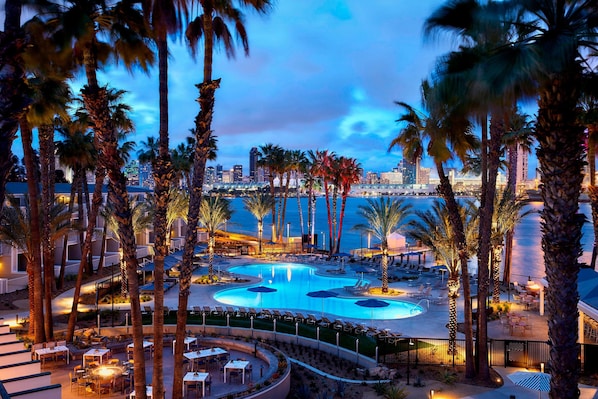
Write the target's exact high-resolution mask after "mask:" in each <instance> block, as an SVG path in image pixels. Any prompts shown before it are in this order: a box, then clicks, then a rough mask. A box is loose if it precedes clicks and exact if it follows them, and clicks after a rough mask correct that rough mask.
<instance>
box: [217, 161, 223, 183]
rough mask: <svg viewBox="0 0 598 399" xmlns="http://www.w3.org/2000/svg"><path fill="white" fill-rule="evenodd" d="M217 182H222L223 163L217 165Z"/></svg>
mask: <svg viewBox="0 0 598 399" xmlns="http://www.w3.org/2000/svg"><path fill="white" fill-rule="evenodd" d="M216 183H222V165H216Z"/></svg>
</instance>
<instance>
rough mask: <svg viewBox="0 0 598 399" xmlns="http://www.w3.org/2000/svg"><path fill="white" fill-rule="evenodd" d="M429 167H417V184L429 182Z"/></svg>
mask: <svg viewBox="0 0 598 399" xmlns="http://www.w3.org/2000/svg"><path fill="white" fill-rule="evenodd" d="M430 172H431V169H430V168H423V167H420V168H419V174H418V176H417V184H430Z"/></svg>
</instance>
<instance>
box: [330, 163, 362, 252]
mask: <svg viewBox="0 0 598 399" xmlns="http://www.w3.org/2000/svg"><path fill="white" fill-rule="evenodd" d="M339 167H340V188H341V210H340V213H339V226H338V233H337V236H336V250H335V251H334V253H338V252H339V251H340V247H341V236H342V231H343V220H344V218H345V208H346V205H347V198H348V197H349V193H350V192H351V186H352V185H353V184H355V183H359V182H360V181H361V175H362V174H363V170H362V168H361V165H360V164H359V162H357V160H356V159H355V158H346V157H340V158H339Z"/></svg>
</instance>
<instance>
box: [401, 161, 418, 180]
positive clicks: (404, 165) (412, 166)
mask: <svg viewBox="0 0 598 399" xmlns="http://www.w3.org/2000/svg"><path fill="white" fill-rule="evenodd" d="M418 169H419V159H417V160H416V161H415V162H411V161H409V160H408V159H405V157H404V155H403V160H402V161H401V163H400V164H399V170H400V171H401V172H402V173H403V184H417V172H418Z"/></svg>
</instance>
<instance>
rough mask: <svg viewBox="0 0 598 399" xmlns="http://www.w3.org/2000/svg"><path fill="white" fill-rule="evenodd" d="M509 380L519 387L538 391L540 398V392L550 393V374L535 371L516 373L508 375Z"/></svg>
mask: <svg viewBox="0 0 598 399" xmlns="http://www.w3.org/2000/svg"><path fill="white" fill-rule="evenodd" d="M509 379H510V380H511V381H513V383H515V384H517V385H519V386H522V387H524V388H528V389H533V390H534V391H539V393H540V397H541V395H542V392H548V391H550V374H546V373H541V372H537V371H516V372H514V373H513V374H509Z"/></svg>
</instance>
